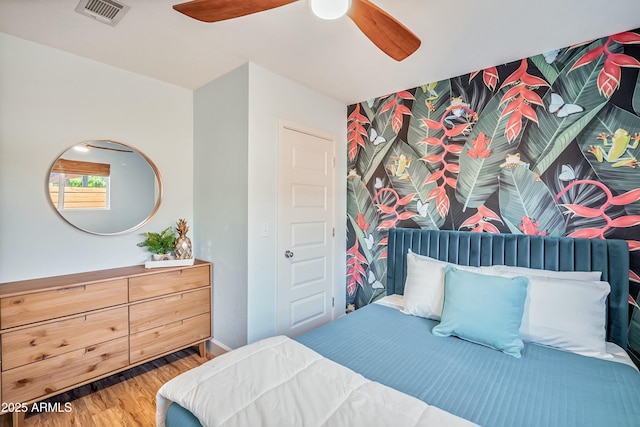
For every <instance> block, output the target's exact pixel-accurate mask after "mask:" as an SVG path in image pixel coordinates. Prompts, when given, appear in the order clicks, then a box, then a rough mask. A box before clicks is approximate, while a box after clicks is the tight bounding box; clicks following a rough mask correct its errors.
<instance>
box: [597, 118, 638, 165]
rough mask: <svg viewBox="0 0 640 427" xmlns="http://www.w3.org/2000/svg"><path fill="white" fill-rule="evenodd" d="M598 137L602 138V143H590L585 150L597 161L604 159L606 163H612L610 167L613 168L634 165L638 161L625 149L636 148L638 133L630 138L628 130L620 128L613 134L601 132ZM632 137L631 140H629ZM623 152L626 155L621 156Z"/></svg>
mask: <svg viewBox="0 0 640 427" xmlns="http://www.w3.org/2000/svg"><path fill="white" fill-rule="evenodd" d="M609 137H611V142H609ZM598 139H601V140H602V144H601V145H590V146H589V150H588V151H587V152H589V153H591V154H593V155H594V156H595V157H596V159H597V160H598V162H600V163H602V162H603V161H605V160H606V161H607V162H608V163H613V164H612V165H611V167H614V168H618V167H621V166H629V167H631V168H635V167H636V165H637V164H638V161H637V160H636V158H635V157H634V156H633V155H632V154H630V153H628V152H627V149H629V148H630V149H632V150H635V149H636V148H638V144H639V143H640V133H638V132H636V133H635V134H634V135H633V138H631V133H630V132H629V131H628V130H626V129H622V128H620V129H618V130H616V131H615V132H614V133H613V135H607V134H606V133H604V132H603V133H601V134H600V135H598ZM632 139H633V142H631V140H632ZM625 153H627V154H628V157H624V158H622V157H621V156H622V155H623V154H625ZM614 162H615V163H614Z"/></svg>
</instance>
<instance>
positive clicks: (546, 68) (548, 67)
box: [529, 54, 560, 85]
mask: <svg viewBox="0 0 640 427" xmlns="http://www.w3.org/2000/svg"><path fill="white" fill-rule="evenodd" d="M546 58H547V57H546V56H545V54H540V55H536V56H532V57H531V58H529V60H530V61H531V63H532V64H533V65H535V66H536V68H537V69H538V70H539V71H540V73H541V74H542V77H543V78H544V79H545V80H546V81H547V83H549V84H550V85H552V84H553V82H555V81H556V79H557V78H558V76H559V75H560V72H559V71H558V69H557V68H556V67H555V66H554V64H553V62H552V63H549V62H547V59H546Z"/></svg>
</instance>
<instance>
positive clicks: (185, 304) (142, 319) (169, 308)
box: [129, 288, 211, 334]
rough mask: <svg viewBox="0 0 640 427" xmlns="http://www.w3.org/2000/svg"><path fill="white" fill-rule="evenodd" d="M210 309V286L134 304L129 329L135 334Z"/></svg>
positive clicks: (130, 310) (206, 311)
mask: <svg viewBox="0 0 640 427" xmlns="http://www.w3.org/2000/svg"><path fill="white" fill-rule="evenodd" d="M209 311H211V295H210V288H204V289H198V290H196V291H189V292H184V293H180V294H176V295H171V296H169V297H164V298H160V299H157V300H153V301H147V302H143V303H140V304H134V305H132V306H131V307H129V322H130V329H129V331H130V332H131V333H132V334H134V333H137V332H141V331H146V330H147V329H152V328H156V327H158V326H162V325H166V324H167V323H173V322H176V321H178V320H182V319H187V318H189V317H193V316H197V315H199V314H205V313H208V312H209Z"/></svg>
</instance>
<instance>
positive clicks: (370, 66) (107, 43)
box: [0, 0, 640, 104]
mask: <svg viewBox="0 0 640 427" xmlns="http://www.w3.org/2000/svg"><path fill="white" fill-rule="evenodd" d="M238 1H243V0H238ZM372 1H374V3H376V4H377V5H378V6H380V7H381V8H382V9H384V10H386V11H387V12H388V13H390V14H391V15H393V16H395V17H396V18H397V19H398V20H400V21H401V22H402V23H403V24H404V25H406V26H407V27H409V28H410V29H411V30H412V31H413V32H414V33H416V34H417V35H418V37H419V38H420V39H421V40H422V45H421V47H420V49H418V51H417V52H416V53H414V54H413V55H412V56H410V57H409V58H407V59H406V60H404V61H402V62H396V61H394V60H393V59H391V58H389V57H387V56H386V55H385V54H384V53H382V52H381V51H379V50H378V49H377V48H376V47H375V46H374V45H373V44H372V43H371V42H370V41H369V40H368V39H367V38H366V37H365V36H364V35H363V34H362V33H361V32H360V31H359V30H358V28H357V27H356V26H355V24H354V23H353V22H352V21H351V20H349V19H348V18H346V17H345V18H341V19H339V20H336V21H323V20H320V19H318V18H316V17H315V16H314V15H313V14H312V13H311V11H310V9H309V7H308V4H307V0H300V1H298V2H295V3H292V4H289V5H286V6H282V7H279V8H276V9H272V10H270V11H266V12H261V13H258V14H255V15H251V16H246V17H242V18H237V19H234V20H230V21H224V22H218V23H212V24H206V23H202V22H199V21H195V20H193V19H190V18H188V17H186V16H184V15H182V14H180V13H178V12H175V11H174V10H173V9H172V8H171V6H172V5H173V4H175V3H180V2H181V1H180V0H178V1H175V0H122V1H121V2H122V3H124V4H126V5H128V6H130V7H131V9H130V10H129V12H128V13H127V14H126V15H125V16H124V17H123V19H122V21H121V22H120V23H119V24H118V25H117V26H115V27H111V26H109V25H106V24H103V23H100V22H98V21H95V20H93V19H91V18H88V17H86V16H83V15H80V14H78V13H76V12H75V11H74V9H75V7H76V5H77V3H78V0H0V31H1V32H4V33H7V34H12V35H15V36H17V37H21V38H24V39H27V40H31V41H34V42H37V43H41V44H44V45H48V46H51V47H55V48H58V49H61V50H64V51H68V52H72V53H75V54H77V55H81V56H84V57H87V58H91V59H94V60H96V61H99V62H102V63H105V64H110V65H113V66H116V67H119V68H123V69H126V70H130V71H133V72H136V73H139V74H143V75H146V76H149V77H152V78H156V79H159V80H163V81H166V82H169V83H172V84H175V85H178V86H183V87H185V88H189V89H196V88H198V87H200V86H202V85H204V84H206V83H208V82H209V81H211V80H213V79H215V78H217V77H218V76H221V75H223V74H224V73H226V72H228V71H230V70H232V69H234V68H235V67H237V66H239V65H241V64H243V63H245V62H248V61H251V62H254V63H256V64H258V65H260V66H263V67H265V68H267V69H269V70H271V71H273V72H275V73H277V74H279V75H281V76H284V77H287V78H289V79H291V80H294V81H297V82H299V83H301V84H303V85H305V86H307V87H309V88H311V89H314V90H316V91H318V92H321V93H324V94H326V95H328V96H330V97H332V98H334V99H337V100H339V101H342V102H344V103H345V104H352V103H355V102H359V101H364V100H367V99H370V98H374V97H377V96H381V95H385V94H388V93H392V92H396V91H398V90H402V89H409V88H412V87H415V86H418V85H420V84H424V83H428V82H431V81H437V80H441V79H445V78H449V77H454V76H458V75H461V74H465V73H468V72H471V71H475V70H478V69H482V68H486V67H489V66H493V65H499V64H502V63H506V62H510V61H513V60H517V59H521V58H524V57H528V56H531V55H535V54H538V53H543V52H546V51H549V50H552V49H555V48H560V47H564V46H568V45H571V44H574V43H578V42H582V41H586V40H590V39H593V38H598V37H602V36H607V35H611V34H615V33H617V32H620V31H626V30H632V29H635V28H639V27H640V0H560V1H559V0H453V1H448V2H442V1H436V0H372Z"/></svg>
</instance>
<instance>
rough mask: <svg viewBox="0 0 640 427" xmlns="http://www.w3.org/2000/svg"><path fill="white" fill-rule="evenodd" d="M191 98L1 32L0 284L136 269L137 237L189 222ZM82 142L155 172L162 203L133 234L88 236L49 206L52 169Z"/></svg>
mask: <svg viewBox="0 0 640 427" xmlns="http://www.w3.org/2000/svg"><path fill="white" fill-rule="evenodd" d="M192 100H193V93H192V91H190V90H187V89H184V88H180V87H177V86H173V85H169V84H167V83H163V82H160V81H157V80H153V79H150V78H148V77H143V76H140V75H137V74H134V73H130V72H128V71H124V70H121V69H117V68H114V67H111V66H107V65H104V64H100V63H98V62H95V61H91V60H88V59H85V58H82V57H79V56H75V55H71V54H68V53H65V52H62V51H59V50H56V49H52V48H49V47H46V46H43V45H39V44H35V43H31V42H28V41H25V40H22V39H19V38H16V37H13V36H9V35H7V34H2V33H0V200H1V202H0V203H1V204H0V282H6V281H14V280H22V279H29V278H35V277H43V276H51V275H58V274H67V273H74V272H80V271H89V270H97V269H103V268H111V267H120V266H126V265H133V264H141V263H143V262H144V261H145V260H146V259H147V258H148V253H147V252H146V251H145V250H144V249H143V248H139V247H137V246H136V244H137V243H138V242H140V241H141V240H142V238H141V237H140V236H138V233H139V232H142V231H160V230H162V229H164V228H166V227H168V226H170V225H175V222H176V221H177V220H178V219H179V218H186V219H187V221H188V222H189V223H190V224H191V222H192V219H193V124H192V119H193V104H192ZM90 139H112V140H115V141H120V142H124V143H126V144H129V145H131V146H133V147H135V148H137V149H139V150H140V151H142V152H143V153H145V154H146V155H148V156H149V157H150V158H151V159H152V160H153V162H154V163H155V164H156V165H157V167H158V169H159V170H160V173H161V176H162V180H163V183H164V198H163V201H162V204H161V206H160V209H159V210H158V212H157V213H156V215H155V216H154V217H153V218H152V219H151V221H150V222H149V223H147V224H146V225H145V226H143V227H142V228H141V229H139V230H137V231H135V232H133V233H129V234H125V235H121V236H108V237H104V236H95V235H91V234H87V233H84V232H82V231H79V230H77V229H75V228H73V227H71V226H70V225H68V224H67V223H66V222H65V221H64V220H63V219H62V218H60V217H59V216H58V214H57V213H56V212H55V211H54V210H53V207H52V206H51V205H50V203H49V201H48V199H47V197H48V196H47V193H46V180H47V178H48V172H49V169H50V167H51V164H52V163H53V161H54V160H55V159H56V158H57V157H58V156H59V155H60V154H61V153H62V152H64V151H65V150H66V149H67V148H69V147H70V146H72V145H74V144H76V143H77V142H80V141H84V140H90ZM191 233H193V234H195V233H197V231H196V230H195V229H192V231H191V232H190V234H191ZM196 250H197V247H196Z"/></svg>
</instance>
